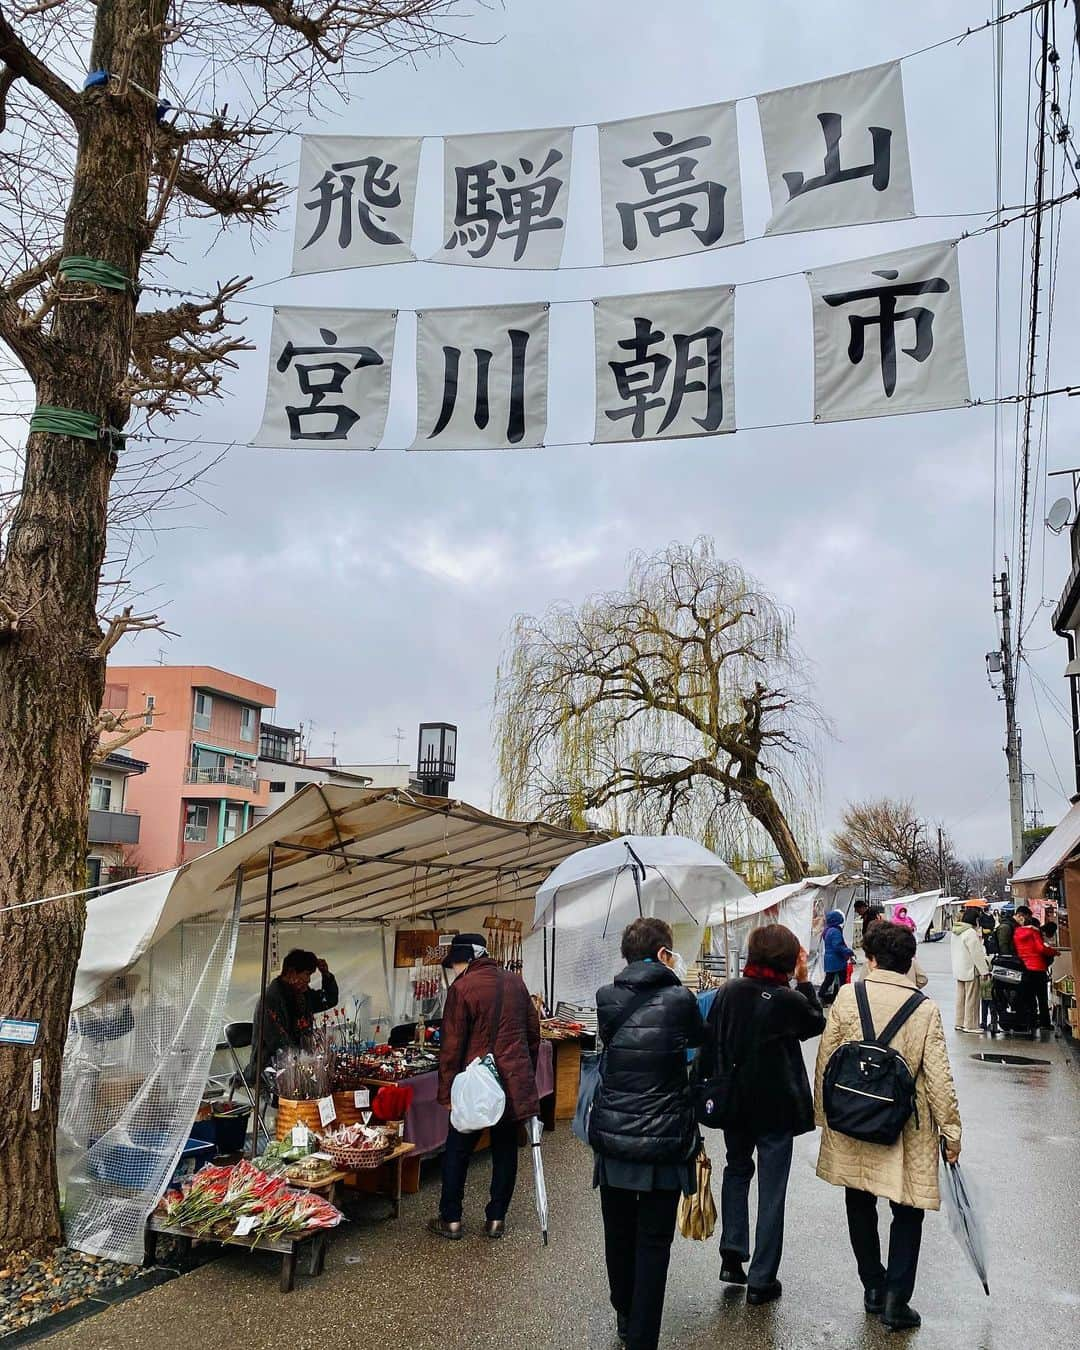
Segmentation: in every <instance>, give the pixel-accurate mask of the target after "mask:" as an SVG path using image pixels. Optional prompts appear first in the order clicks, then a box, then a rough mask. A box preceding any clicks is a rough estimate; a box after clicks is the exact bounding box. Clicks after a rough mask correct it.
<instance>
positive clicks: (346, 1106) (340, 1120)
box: [334, 1092, 360, 1128]
mask: <svg viewBox="0 0 1080 1350" xmlns="http://www.w3.org/2000/svg"><path fill="white" fill-rule="evenodd" d="M334 1110H335V1111H336V1112H337V1119H336V1120H335V1121H334V1126H335V1128H336V1127H337V1126H338V1125H359V1124H360V1111H359V1109H358V1107H357V1105H356V1095H355V1093H352V1092H335V1093H334Z"/></svg>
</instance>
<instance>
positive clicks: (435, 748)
mask: <svg viewBox="0 0 1080 1350" xmlns="http://www.w3.org/2000/svg"><path fill="white" fill-rule="evenodd" d="M456 773H457V727H455V726H451V724H450V723H449V722H421V723H420V743H419V746H418V748H417V752H416V776H417V778H418V779H419V780H420V782H421V783H422V784H423V785H424V791H425V792H426V793H427V794H428V796H429V797H449V795H450V784H451V783H452V782H453V781H454V778H455V777H456Z"/></svg>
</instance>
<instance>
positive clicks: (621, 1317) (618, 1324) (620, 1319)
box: [615, 1312, 630, 1345]
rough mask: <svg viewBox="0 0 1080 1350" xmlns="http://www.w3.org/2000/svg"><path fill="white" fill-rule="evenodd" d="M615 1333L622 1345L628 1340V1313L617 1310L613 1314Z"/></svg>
mask: <svg viewBox="0 0 1080 1350" xmlns="http://www.w3.org/2000/svg"><path fill="white" fill-rule="evenodd" d="M615 1334H616V1336H618V1338H619V1342H620V1344H622V1345H626V1344H627V1343H628V1342H629V1340H630V1314H629V1313H622V1312H617V1313H616V1314H615Z"/></svg>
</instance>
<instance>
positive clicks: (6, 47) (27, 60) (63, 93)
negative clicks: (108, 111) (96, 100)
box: [0, 14, 82, 123]
mask: <svg viewBox="0 0 1080 1350" xmlns="http://www.w3.org/2000/svg"><path fill="white" fill-rule="evenodd" d="M0 61H2V62H3V63H4V66H5V68H6V69H7V70H8V71H10V72H12V75H13V77H14V78H16V79H23V80H26V81H27V83H29V84H32V85H33V86H34V88H35V89H40V90H41V92H42V93H43V94H44V95H45V96H46V97H47V98H49V99H51V100H52V102H53V103H55V104H56V106H57V107H58V108H62V109H63V111H64V112H66V113H67V115H68V116H69V117H70V118H71V120H72V121H73V122H75V123H78V122H79V121H80V118H81V111H82V110H81V104H80V102H79V95H78V93H77V92H76V91H75V90H74V89H72V87H71V85H69V84H68V83H66V81H64V80H62V79H61V78H60V76H59V75H57V74H56V72H55V71H53V70H51V69H50V68H49V67H48V66H47V65H46V64H45V62H44V61H42V60H41V59H40V57H38V56H35V54H34V53H33V52H32V51H31V50H30V48H29V47H27V46H26V44H25V43H24V42H23V40H22V38H20V37H19V35H18V34H17V33H16V32H15V30H14V28H12V26H11V24H10V23H9V22H8V20H7V19H5V18H4V16H3V15H2V14H0ZM8 88H10V82H9V85H8ZM4 92H5V94H6V92H7V90H6V89H5V91H4Z"/></svg>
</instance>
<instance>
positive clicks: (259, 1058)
mask: <svg viewBox="0 0 1080 1350" xmlns="http://www.w3.org/2000/svg"><path fill="white" fill-rule="evenodd" d="M274 847H275V846H274V845H273V844H271V845H270V846H269V848H268V849H267V850H266V907H265V909H264V910H263V943H262V972H261V974H260V976H259V1002H258V1004H257V1005H256V1006H257V1007H258V1010H259V1021H258V1022H257V1023H256V1025H255V1026H254V1028H253V1029H252V1031H253V1034H254V1036H255V1037H256V1038H257V1039H256V1041H255V1082H254V1084H253V1085H252V1088H253V1096H254V1103H253V1109H254V1112H255V1120H254V1123H253V1124H252V1127H251V1147H252V1150H253V1152H252V1155H251V1156H252V1157H254V1156H255V1154H256V1153H257V1151H258V1148H259V1123H260V1121H261V1119H262V1117H261V1116H260V1115H259V1097H260V1095H261V1094H262V1076H263V1034H262V1024H263V1022H264V1021H265V1020H266V1009H265V1008H264V1006H263V1004H264V1002H265V999H266V977H267V974H268V973H269V966H270V905H271V902H272V900H273V898H274Z"/></svg>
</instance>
